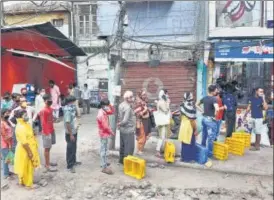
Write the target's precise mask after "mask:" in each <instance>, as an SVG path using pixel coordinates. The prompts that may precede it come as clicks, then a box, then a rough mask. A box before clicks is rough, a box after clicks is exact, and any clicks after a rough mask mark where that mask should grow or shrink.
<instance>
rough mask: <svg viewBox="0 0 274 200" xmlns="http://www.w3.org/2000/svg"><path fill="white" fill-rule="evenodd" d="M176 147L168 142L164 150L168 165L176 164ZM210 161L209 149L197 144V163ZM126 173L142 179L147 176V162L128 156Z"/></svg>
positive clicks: (125, 159) (125, 166) (125, 163)
mask: <svg viewBox="0 0 274 200" xmlns="http://www.w3.org/2000/svg"><path fill="white" fill-rule="evenodd" d="M175 151H176V149H175V145H174V144H173V143H172V142H170V141H167V142H166V143H165V148H164V159H165V161H166V162H167V163H174V162H175ZM207 160H208V151H207V148H205V147H203V146H202V145H200V144H196V161H197V163H199V164H205V163H206V162H207ZM124 173H125V174H126V175H128V176H131V177H134V178H136V179H139V180H140V179H142V178H144V177H145V174H146V161H145V160H144V159H142V158H138V157H135V156H127V157H125V158H124Z"/></svg>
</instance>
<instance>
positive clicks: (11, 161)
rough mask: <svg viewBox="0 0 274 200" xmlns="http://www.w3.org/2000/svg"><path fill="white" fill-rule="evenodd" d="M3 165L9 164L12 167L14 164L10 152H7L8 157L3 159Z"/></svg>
mask: <svg viewBox="0 0 274 200" xmlns="http://www.w3.org/2000/svg"><path fill="white" fill-rule="evenodd" d="M5 163H7V164H9V165H13V164H14V154H13V152H12V151H9V153H8V155H7V156H6V158H5Z"/></svg>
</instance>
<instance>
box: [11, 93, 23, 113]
mask: <svg viewBox="0 0 274 200" xmlns="http://www.w3.org/2000/svg"><path fill="white" fill-rule="evenodd" d="M20 96H21V95H20V94H18V93H13V94H12V101H13V104H12V107H11V110H14V109H15V108H17V107H18V106H19V105H20Z"/></svg>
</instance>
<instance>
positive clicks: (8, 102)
mask: <svg viewBox="0 0 274 200" xmlns="http://www.w3.org/2000/svg"><path fill="white" fill-rule="evenodd" d="M12 104H13V101H12V99H11V96H10V93H9V92H6V93H5V94H4V98H3V100H2V101H1V109H9V110H10V109H11V108H12Z"/></svg>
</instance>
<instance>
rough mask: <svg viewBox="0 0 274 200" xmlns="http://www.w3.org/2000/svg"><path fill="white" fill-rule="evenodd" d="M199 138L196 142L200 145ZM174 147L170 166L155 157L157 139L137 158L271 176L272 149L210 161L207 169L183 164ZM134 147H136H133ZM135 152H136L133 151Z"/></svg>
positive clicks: (115, 153) (178, 144) (150, 140)
mask: <svg viewBox="0 0 274 200" xmlns="http://www.w3.org/2000/svg"><path fill="white" fill-rule="evenodd" d="M118 134H119V132H117V135H118ZM222 137H223V136H220V138H219V140H220V141H223V140H224V138H222ZM200 140H201V139H200V138H198V139H197V142H198V143H200ZM171 141H172V140H171ZM173 143H175V146H176V159H175V160H176V161H175V163H172V164H167V163H165V161H164V160H163V159H160V158H157V157H156V156H155V153H156V151H155V149H156V144H157V137H156V136H152V137H151V138H150V139H149V140H148V141H147V143H146V146H145V150H144V154H143V155H141V156H140V155H138V156H137V157H140V158H143V159H145V160H146V162H147V163H157V164H160V165H173V166H176V167H182V168H194V169H201V170H212V171H216V172H222V173H230V174H231V173H233V174H242V175H256V176H273V148H272V147H262V148H261V150H260V151H257V152H253V151H250V150H249V149H248V148H246V150H245V154H244V155H243V156H236V155H232V154H229V158H228V160H226V161H220V160H215V159H214V160H212V163H213V165H212V166H211V167H210V168H209V167H206V166H205V165H200V164H198V163H184V162H181V161H180V153H179V152H180V148H181V145H180V142H179V141H174V140H173ZM135 146H136V145H135ZM118 149H119V141H116V150H115V151H111V152H110V154H111V155H112V156H115V157H118V156H119V151H118ZM135 152H136V150H135Z"/></svg>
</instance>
